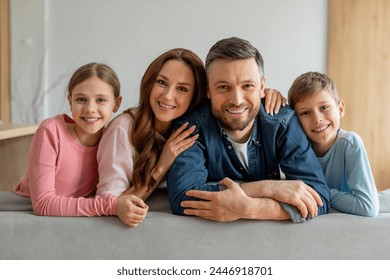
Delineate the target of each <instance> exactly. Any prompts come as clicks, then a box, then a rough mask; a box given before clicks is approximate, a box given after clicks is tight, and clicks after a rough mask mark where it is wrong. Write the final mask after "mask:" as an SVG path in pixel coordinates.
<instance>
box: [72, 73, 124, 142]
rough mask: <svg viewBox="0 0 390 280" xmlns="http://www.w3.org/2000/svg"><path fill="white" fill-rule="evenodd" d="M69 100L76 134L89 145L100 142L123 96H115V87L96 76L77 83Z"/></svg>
mask: <svg viewBox="0 0 390 280" xmlns="http://www.w3.org/2000/svg"><path fill="white" fill-rule="evenodd" d="M68 101H69V104H70V109H71V111H72V117H73V119H74V121H75V123H76V124H75V127H74V128H75V132H76V136H77V138H78V139H79V141H80V142H81V143H82V144H84V145H88V143H93V142H95V143H97V142H98V140H99V139H100V137H101V134H102V131H103V128H104V126H105V125H106V124H107V123H108V122H109V121H110V120H111V118H112V113H113V112H116V111H117V110H118V108H119V106H120V103H121V101H122V97H121V96H119V97H118V98H115V95H114V90H113V87H112V86H111V85H110V84H108V83H106V82H104V81H102V80H101V79H99V78H98V77H96V76H95V77H91V78H88V79H87V80H85V81H83V82H81V83H80V84H78V85H76V86H75V87H74V89H73V91H72V92H71V93H70V95H68Z"/></svg>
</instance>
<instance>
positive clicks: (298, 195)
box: [241, 180, 323, 218]
mask: <svg viewBox="0 0 390 280" xmlns="http://www.w3.org/2000/svg"><path fill="white" fill-rule="evenodd" d="M241 186H242V188H243V190H244V191H245V193H246V194H247V195H248V196H250V197H268V198H272V199H274V200H277V201H279V202H284V203H287V204H291V205H293V206H295V207H297V208H298V210H299V211H300V212H301V214H302V216H303V217H304V218H306V217H307V215H308V213H310V214H311V215H312V216H313V217H315V216H317V215H318V206H322V205H323V203H322V200H321V197H320V196H319V195H318V193H317V192H316V191H315V190H314V189H313V188H311V187H310V186H308V185H306V184H305V183H304V182H302V181H298V180H296V181H293V180H280V181H279V180H264V181H258V182H253V183H244V184H241Z"/></svg>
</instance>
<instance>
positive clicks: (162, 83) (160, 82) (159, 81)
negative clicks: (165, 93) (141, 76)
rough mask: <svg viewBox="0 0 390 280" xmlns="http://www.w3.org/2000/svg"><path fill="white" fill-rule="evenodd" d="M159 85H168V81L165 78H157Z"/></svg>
mask: <svg viewBox="0 0 390 280" xmlns="http://www.w3.org/2000/svg"><path fill="white" fill-rule="evenodd" d="M156 82H157V83H158V84H159V85H162V86H166V85H167V83H166V82H165V81H164V80H157V81H156Z"/></svg>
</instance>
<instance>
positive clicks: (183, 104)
mask: <svg viewBox="0 0 390 280" xmlns="http://www.w3.org/2000/svg"><path fill="white" fill-rule="evenodd" d="M194 88H195V78H194V75H193V73H192V70H191V68H190V67H189V66H188V65H186V64H185V63H184V62H183V61H179V60H168V61H167V62H165V63H164V65H163V67H162V68H161V70H160V72H159V73H158V75H157V77H156V81H155V83H154V85H153V87H152V91H151V93H150V99H149V102H150V106H151V108H152V110H153V113H154V116H155V121H156V130H157V131H158V132H159V133H160V134H162V135H164V134H165V133H166V132H167V131H168V130H169V128H170V126H171V123H172V121H173V120H174V119H176V118H178V117H180V116H181V115H183V114H184V113H185V112H186V111H187V109H188V107H189V106H190V103H191V100H192V97H193V95H194Z"/></svg>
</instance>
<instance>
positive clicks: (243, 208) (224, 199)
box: [180, 178, 252, 222]
mask: <svg viewBox="0 0 390 280" xmlns="http://www.w3.org/2000/svg"><path fill="white" fill-rule="evenodd" d="M219 183H220V184H221V185H224V186H226V188H227V189H226V190H223V191H219V192H209V191H198V190H190V191H188V192H187V193H186V195H187V196H190V197H195V198H198V199H202V200H203V201H195V200H186V201H183V202H182V203H181V204H180V205H181V206H182V207H184V208H186V209H185V210H184V214H186V215H193V216H198V217H201V218H204V219H208V220H215V221H219V222H229V221H234V220H238V219H240V218H247V216H248V213H247V212H248V200H251V199H252V198H250V197H248V196H247V195H246V194H245V193H244V191H243V190H242V189H241V188H240V186H239V185H238V184H237V183H235V182H234V181H232V180H231V179H229V178H225V179H223V180H221V181H220V182H219Z"/></svg>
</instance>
